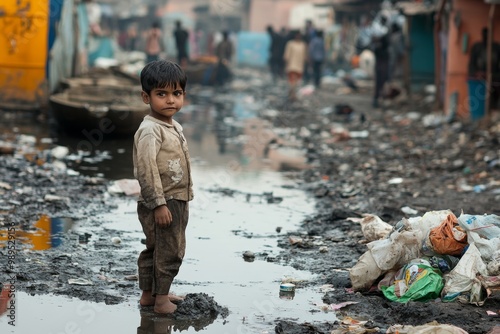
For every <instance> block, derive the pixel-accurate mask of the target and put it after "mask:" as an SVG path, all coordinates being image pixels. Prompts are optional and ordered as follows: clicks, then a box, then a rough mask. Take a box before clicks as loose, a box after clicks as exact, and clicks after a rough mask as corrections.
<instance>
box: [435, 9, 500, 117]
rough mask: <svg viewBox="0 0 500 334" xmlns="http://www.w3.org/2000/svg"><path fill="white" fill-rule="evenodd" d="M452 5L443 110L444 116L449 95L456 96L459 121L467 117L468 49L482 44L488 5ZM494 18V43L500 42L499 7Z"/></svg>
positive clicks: (486, 23)
mask: <svg viewBox="0 0 500 334" xmlns="http://www.w3.org/2000/svg"><path fill="white" fill-rule="evenodd" d="M451 2H452V12H451V15H450V24H449V39H448V58H447V63H448V64H447V69H446V89H445V96H444V98H445V100H444V110H445V111H446V112H448V110H449V107H450V101H449V100H450V95H451V94H452V93H453V92H458V108H457V114H458V115H459V116H461V117H468V115H469V93H468V86H467V79H468V64H469V55H470V48H471V46H472V45H473V44H474V43H476V42H479V41H481V30H482V28H483V27H487V26H488V16H489V10H490V5H489V4H486V3H485V2H484V0H452V1H451ZM459 13H460V14H459ZM457 14H458V15H460V17H461V24H460V26H459V27H458V28H457V26H456V25H455V23H454V22H453V19H454V18H455V17H456V15H457ZM495 14H496V15H495V17H494V20H493V22H494V30H493V40H495V41H497V42H500V6H497V8H496V11H495ZM464 34H467V35H468V36H469V37H468V43H467V50H466V52H465V53H464V52H463V51H462V41H463V36H464Z"/></svg>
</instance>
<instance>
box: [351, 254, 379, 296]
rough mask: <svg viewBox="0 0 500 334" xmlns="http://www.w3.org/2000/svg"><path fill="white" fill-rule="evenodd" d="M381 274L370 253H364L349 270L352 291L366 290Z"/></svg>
mask: <svg viewBox="0 0 500 334" xmlns="http://www.w3.org/2000/svg"><path fill="white" fill-rule="evenodd" d="M382 273H383V272H382V270H380V268H379V267H377V264H376V263H375V260H374V259H373V256H372V254H371V253H370V251H366V252H365V253H364V254H363V255H361V256H360V257H359V259H358V262H357V263H356V265H355V266H354V267H352V268H351V269H349V276H350V278H351V284H352V288H353V290H355V291H358V290H368V289H369V288H370V287H371V286H372V285H373V283H374V282H375V281H376V280H377V278H379V276H380V275H382Z"/></svg>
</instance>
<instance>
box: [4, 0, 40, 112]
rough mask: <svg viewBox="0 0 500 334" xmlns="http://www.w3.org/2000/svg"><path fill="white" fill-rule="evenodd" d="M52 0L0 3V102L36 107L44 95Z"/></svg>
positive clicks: (16, 0)
mask: <svg viewBox="0 0 500 334" xmlns="http://www.w3.org/2000/svg"><path fill="white" fill-rule="evenodd" d="M48 23H49V0H2V1H1V3H0V31H1V32H2V38H0V105H1V104H2V102H12V101H15V102H21V103H23V105H24V106H26V107H28V106H29V105H32V106H33V107H36V106H37V105H38V104H40V103H42V102H43V99H44V98H45V97H46V96H45V94H46V93H45V88H44V87H45V72H46V70H45V66H46V62H47V48H48V46H47V45H48Z"/></svg>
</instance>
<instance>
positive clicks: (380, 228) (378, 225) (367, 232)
mask: <svg viewBox="0 0 500 334" xmlns="http://www.w3.org/2000/svg"><path fill="white" fill-rule="evenodd" d="M359 223H360V225H361V232H363V235H364V237H365V239H366V240H367V241H374V240H379V239H382V238H384V237H386V236H387V235H388V234H389V233H390V232H391V231H392V225H390V224H387V223H386V222H384V221H383V220H382V219H380V217H378V216H376V215H368V216H366V217H364V218H363V219H361V221H360V222H359Z"/></svg>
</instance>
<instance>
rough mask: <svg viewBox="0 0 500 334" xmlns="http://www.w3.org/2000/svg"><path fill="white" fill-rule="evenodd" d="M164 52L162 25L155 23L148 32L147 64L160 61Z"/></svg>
mask: <svg viewBox="0 0 500 334" xmlns="http://www.w3.org/2000/svg"><path fill="white" fill-rule="evenodd" d="M162 51H163V47H162V41H161V29H160V23H158V22H154V23H153V24H152V25H151V29H149V30H148V31H147V32H146V50H145V52H146V63H150V62H152V61H155V60H159V59H160V53H161V52H162Z"/></svg>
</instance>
